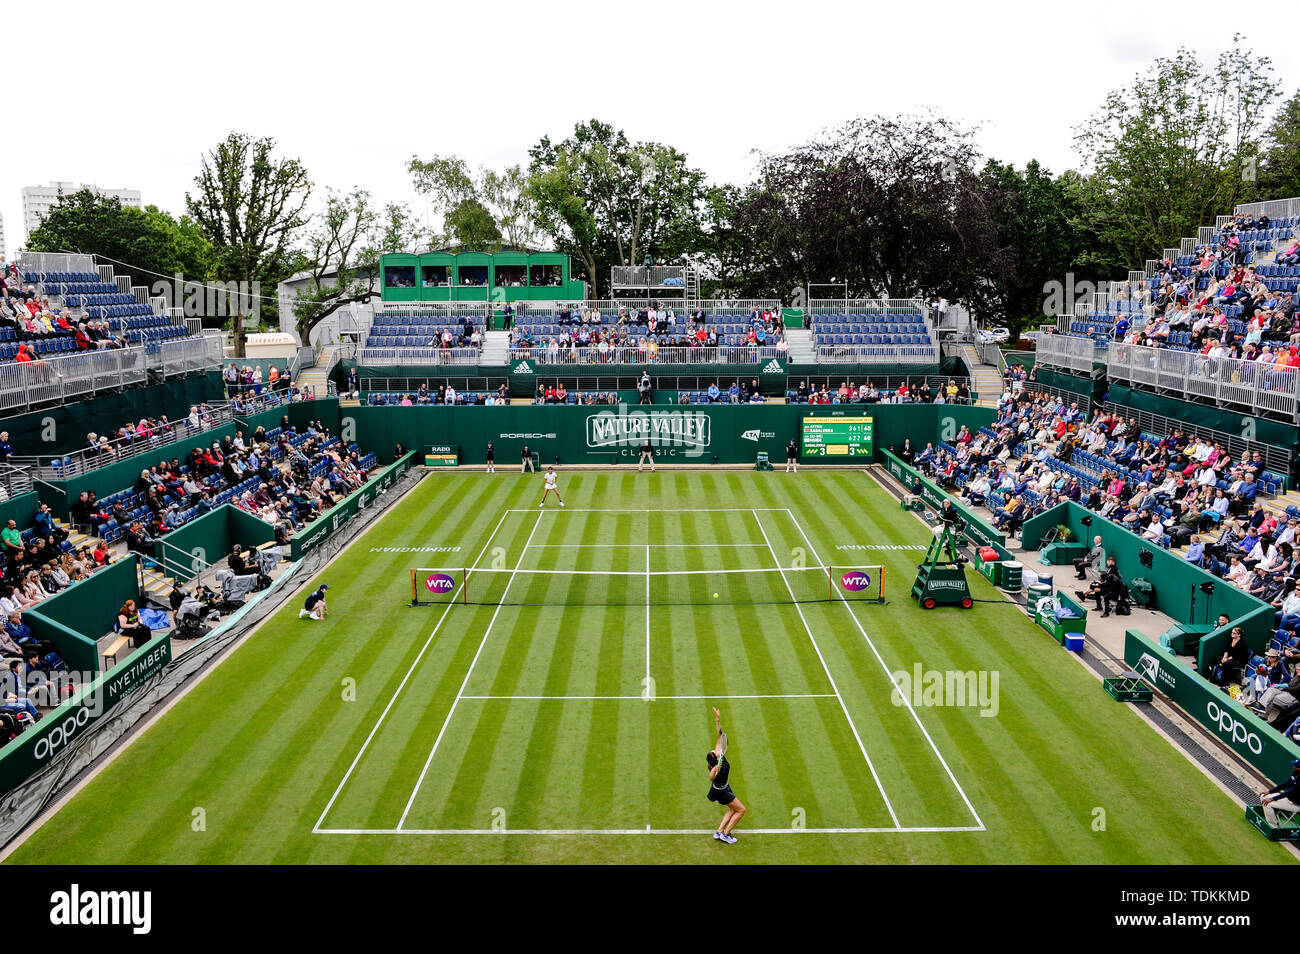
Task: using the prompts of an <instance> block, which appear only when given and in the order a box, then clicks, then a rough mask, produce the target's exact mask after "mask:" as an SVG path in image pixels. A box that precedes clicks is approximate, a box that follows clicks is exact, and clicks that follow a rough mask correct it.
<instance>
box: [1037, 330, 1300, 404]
mask: <svg viewBox="0 0 1300 954" xmlns="http://www.w3.org/2000/svg"><path fill="white" fill-rule="evenodd" d="M1040 361H1041V357H1040ZM1107 374H1108V376H1109V377H1110V380H1111V381H1119V382H1122V383H1127V384H1131V385H1134V386H1136V387H1139V388H1142V389H1143V390H1149V391H1157V392H1159V393H1164V394H1172V395H1175V396H1177V397H1181V398H1184V399H1186V400H1189V401H1192V402H1194V403H1197V404H1211V405H1217V406H1219V407H1236V408H1241V409H1243V410H1251V411H1256V412H1261V413H1263V414H1264V416H1266V417H1281V418H1285V419H1286V420H1290V421H1297V420H1300V416H1298V415H1300V373H1297V371H1296V370H1295V369H1293V368H1289V367H1288V368H1278V367H1276V366H1274V365H1270V364H1260V363H1259V362H1257V361H1247V360H1246V359H1244V358H1227V357H1224V358H1211V357H1208V356H1206V355H1203V354H1200V353H1198V352H1193V351H1173V350H1170V349H1165V348H1148V347H1143V346H1139V345H1126V344H1116V345H1115V346H1114V347H1113V348H1111V349H1110V352H1109V355H1108V358H1107Z"/></svg>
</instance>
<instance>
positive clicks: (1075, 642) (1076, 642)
mask: <svg viewBox="0 0 1300 954" xmlns="http://www.w3.org/2000/svg"><path fill="white" fill-rule="evenodd" d="M1062 645H1063V646H1065V648H1066V649H1068V650H1069V651H1070V652H1072V653H1081V652H1083V633H1066V634H1065V642H1064V643H1063V644H1062Z"/></svg>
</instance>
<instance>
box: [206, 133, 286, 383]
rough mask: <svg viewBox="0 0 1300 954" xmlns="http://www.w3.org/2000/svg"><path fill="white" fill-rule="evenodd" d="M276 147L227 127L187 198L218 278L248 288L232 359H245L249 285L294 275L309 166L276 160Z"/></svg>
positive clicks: (253, 301)
mask: <svg viewBox="0 0 1300 954" xmlns="http://www.w3.org/2000/svg"><path fill="white" fill-rule="evenodd" d="M274 150H275V140H273V139H270V138H263V139H253V138H252V137H251V136H248V135H247V134H245V133H235V132H232V133H231V134H230V135H229V136H227V137H226V139H225V141H224V142H221V143H219V144H218V145H217V146H215V147H213V149H212V150H211V151H210V152H209V153H208V154H207V155H205V156H204V157H203V162H202V168H201V170H200V172H199V174H198V175H197V176H195V178H194V184H195V186H196V188H197V193H196V194H195V195H191V194H189V193H186V195H185V202H186V205H187V206H188V207H189V211H190V214H191V215H192V216H193V217H194V219H195V221H196V222H197V223H198V225H199V228H200V229H202V231H203V234H204V236H205V237H206V238H207V239H208V241H210V242H211V243H212V245H213V249H214V260H215V271H216V274H217V277H218V278H220V279H222V280H224V281H236V282H239V283H240V285H241V287H246V288H248V289H249V290H250V292H251V294H250V295H249V296H244V295H242V294H241V295H240V296H239V302H238V307H236V308H235V309H233V312H234V313H233V315H232V316H231V325H232V329H231V330H232V331H233V332H234V338H235V355H236V356H237V357H243V356H244V333H243V331H244V323H245V321H246V320H247V318H249V317H250V316H251V315H253V314H255V311H254V309H256V308H257V307H258V306H259V303H260V301H261V299H259V298H257V297H254V296H255V295H256V292H253V291H252V290H253V289H255V288H258V287H265V288H274V287H275V286H276V284H278V283H279V282H280V281H281V280H282V279H283V278H285V277H287V276H288V275H289V274H291V270H292V267H293V254H292V249H293V242H294V239H295V237H296V235H297V234H298V232H299V230H300V229H302V228H303V226H305V225H306V223H307V217H306V216H305V214H304V211H305V209H306V206H307V199H308V197H309V196H310V195H311V188H312V186H311V180H310V179H309V178H308V176H307V170H306V168H305V167H304V166H303V164H302V163H301V162H299V161H298V160H297V159H279V158H276V157H275V156H274V154H273V153H274ZM265 297H266V298H267V299H271V298H272V296H265Z"/></svg>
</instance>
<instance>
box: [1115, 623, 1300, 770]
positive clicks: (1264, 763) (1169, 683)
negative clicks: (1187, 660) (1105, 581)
mask: <svg viewBox="0 0 1300 954" xmlns="http://www.w3.org/2000/svg"><path fill="white" fill-rule="evenodd" d="M1124 662H1125V663H1126V664H1127V665H1128V666H1129V668H1130V669H1132V670H1134V671H1136V672H1139V673H1141V674H1142V676H1143V677H1144V678H1145V679H1146V680H1147V682H1149V683H1150V684H1151V685H1152V686H1153V687H1154V688H1155V689H1157V690H1158V691H1159V692H1161V693H1162V694H1163V695H1165V696H1167V697H1168V698H1169V699H1171V700H1172V701H1173V702H1174V703H1175V704H1176V705H1178V706H1179V707H1180V708H1182V709H1183V711H1184V712H1187V713H1189V714H1190V715H1191V716H1192V717H1193V718H1195V719H1196V720H1197V721H1198V722H1200V723H1201V724H1202V725H1204V726H1205V727H1206V728H1207V729H1209V730H1210V731H1211V732H1213V733H1214V734H1215V735H1216V736H1217V737H1218V738H1219V740H1220V741H1222V742H1223V743H1224V744H1225V745H1227V746H1228V747H1229V748H1231V749H1232V750H1233V751H1234V752H1236V753H1237V754H1238V755H1239V756H1241V757H1242V758H1243V759H1245V760H1246V761H1247V762H1249V763H1250V764H1251V765H1253V766H1254V767H1255V768H1256V769H1258V770H1259V771H1261V772H1262V773H1264V775H1266V776H1267V777H1268V778H1270V779H1272V780H1273V781H1275V782H1280V781H1282V780H1283V779H1285V778H1286V777H1287V776H1289V775H1290V774H1291V762H1292V761H1293V760H1295V759H1300V746H1297V745H1296V744H1295V743H1294V742H1292V741H1291V740H1290V739H1288V738H1287V737H1286V736H1284V735H1283V734H1282V733H1281V732H1279V731H1278V730H1277V729H1275V728H1273V727H1272V726H1270V725H1269V724H1268V723H1267V722H1265V721H1264V720H1263V719H1261V718H1260V717H1259V716H1257V715H1255V714H1254V713H1253V712H1251V711H1250V710H1249V709H1247V708H1246V707H1245V706H1242V705H1238V704H1237V703H1235V702H1234V701H1233V700H1232V698H1231V697H1230V696H1228V695H1227V693H1224V692H1222V691H1221V690H1220V689H1219V688H1218V687H1217V686H1215V685H1214V684H1213V683H1211V682H1209V681H1207V680H1205V679H1202V678H1201V677H1200V676H1198V675H1197V674H1196V673H1194V672H1189V671H1188V670H1187V669H1185V668H1183V666H1182V665H1181V663H1179V662H1178V660H1177V658H1176V657H1174V656H1171V655H1170V654H1169V653H1168V651H1166V650H1163V649H1161V648H1160V646H1159V644H1158V643H1156V642H1155V641H1154V640H1152V639H1150V638H1148V637H1146V636H1144V635H1143V634H1141V633H1139V632H1136V631H1135V630H1131V629H1130V630H1126V631H1125V633H1124Z"/></svg>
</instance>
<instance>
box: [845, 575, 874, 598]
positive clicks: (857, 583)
mask: <svg viewBox="0 0 1300 954" xmlns="http://www.w3.org/2000/svg"><path fill="white" fill-rule="evenodd" d="M840 586H842V587H843V588H844V589H846V590H848V591H849V592H851V593H857V592H858V591H859V590H865V589H866V588H867V587H869V586H871V577H869V576H867V574H865V573H863V572H862V571H861V570H850V571H849V572H848V573H845V574H844V575H843V576H841V577H840Z"/></svg>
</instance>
